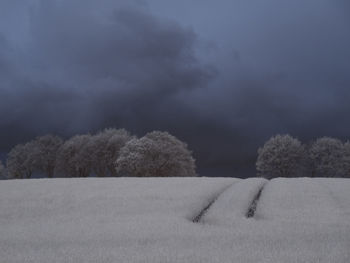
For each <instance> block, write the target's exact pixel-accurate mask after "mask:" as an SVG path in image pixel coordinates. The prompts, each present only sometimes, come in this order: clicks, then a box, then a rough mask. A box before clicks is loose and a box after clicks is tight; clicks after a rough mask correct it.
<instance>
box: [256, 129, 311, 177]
mask: <svg viewBox="0 0 350 263" xmlns="http://www.w3.org/2000/svg"><path fill="white" fill-rule="evenodd" d="M304 160H305V149H304V147H303V145H302V144H301V142H300V141H299V140H298V139H295V138H293V137H291V136H290V135H276V136H274V137H272V138H270V139H269V140H268V141H267V142H266V143H265V144H264V146H263V147H262V148H259V149H258V159H257V162H256V169H257V171H258V173H259V174H260V175H261V176H264V177H266V178H274V177H294V176H300V175H301V173H302V172H303V163H304Z"/></svg>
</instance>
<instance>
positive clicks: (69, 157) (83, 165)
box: [56, 134, 91, 177]
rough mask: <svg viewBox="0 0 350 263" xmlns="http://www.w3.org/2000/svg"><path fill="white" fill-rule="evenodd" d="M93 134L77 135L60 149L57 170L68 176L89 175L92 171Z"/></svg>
mask: <svg viewBox="0 0 350 263" xmlns="http://www.w3.org/2000/svg"><path fill="white" fill-rule="evenodd" d="M90 139H91V135H89V134H86V135H76V136H74V137H72V138H70V139H69V140H67V141H66V142H65V143H64V144H63V145H62V146H61V147H60V149H59V151H58V155H57V164H56V166H57V169H56V171H57V172H59V173H62V174H63V175H64V176H68V177H87V176H89V175H90V171H91V152H90V151H89V148H90V147H88V145H89V142H90Z"/></svg>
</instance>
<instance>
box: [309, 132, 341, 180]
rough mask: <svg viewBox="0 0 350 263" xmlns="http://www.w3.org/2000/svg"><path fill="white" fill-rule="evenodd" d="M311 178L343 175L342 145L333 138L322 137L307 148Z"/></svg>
mask: <svg viewBox="0 0 350 263" xmlns="http://www.w3.org/2000/svg"><path fill="white" fill-rule="evenodd" d="M309 158H310V162H311V169H312V176H317V177H337V176H341V175H342V174H343V173H344V165H343V161H344V145H343V143H342V142H341V141H340V140H338V139H334V138H330V137H322V138H319V139H317V140H316V141H315V142H314V143H312V144H311V147H310V148H309Z"/></svg>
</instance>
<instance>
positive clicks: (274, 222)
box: [0, 178, 350, 263]
mask: <svg viewBox="0 0 350 263" xmlns="http://www.w3.org/2000/svg"><path fill="white" fill-rule="evenodd" d="M260 190H261V194H260V196H259V195H258V193H259V191H260ZM252 204H254V205H253V206H252ZM248 211H250V212H248ZM248 214H250V215H249V217H247V216H248ZM0 262H4V263H12V262H21V263H24V262H33V263H34V262H35V263H41V262H42V263H47V262H50V263H54V262H84V263H86V262H102V263H105V262H150V263H158V262H159V263H166V262H191V263H192V262H193V263H196V262H210V263H216V262H218V263H219V262H220V263H225V262H252V263H253V262H254V263H256V262H287V263H288V262H293V263H296V262H315V263H316V262H317V263H321V262H336V263H348V262H350V179H321V178H313V179H310V178H295V179H284V178H277V179H273V180H269V181H268V180H265V179H261V178H251V179H245V180H243V179H235V178H101V179H97V178H85V179H33V180H9V181H0Z"/></svg>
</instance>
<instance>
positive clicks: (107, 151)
mask: <svg viewBox="0 0 350 263" xmlns="http://www.w3.org/2000/svg"><path fill="white" fill-rule="evenodd" d="M131 138H133V137H132V136H130V134H129V133H128V132H127V131H126V130H124V129H113V128H110V129H105V130H104V131H102V132H99V133H97V134H96V135H94V136H92V138H91V140H90V143H89V145H88V147H89V151H90V152H91V165H92V169H93V171H94V172H95V173H96V175H97V176H99V177H104V176H107V175H108V174H109V175H111V176H116V170H115V160H116V159H117V158H118V156H119V152H120V149H121V148H122V147H123V146H124V145H125V144H126V143H127V142H128V141H129V140H130V139H131Z"/></svg>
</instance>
